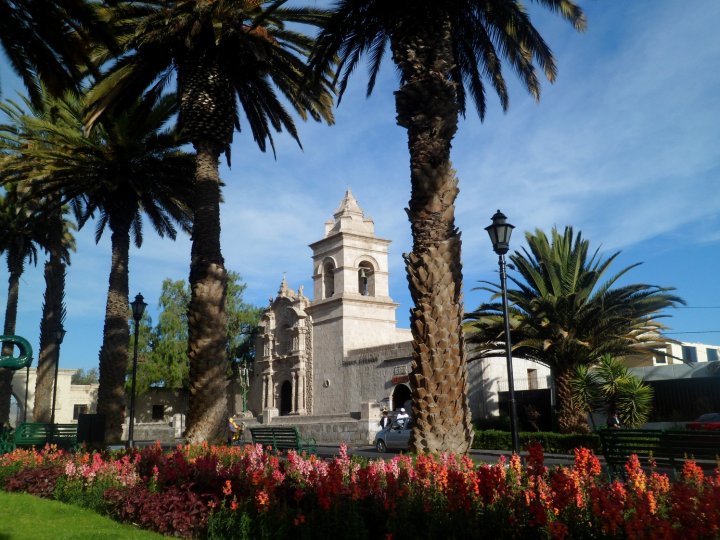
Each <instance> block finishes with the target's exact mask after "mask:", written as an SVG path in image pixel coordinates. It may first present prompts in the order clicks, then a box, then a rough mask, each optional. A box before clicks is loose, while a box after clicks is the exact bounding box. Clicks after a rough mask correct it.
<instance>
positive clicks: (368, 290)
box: [358, 262, 375, 296]
mask: <svg viewBox="0 0 720 540" xmlns="http://www.w3.org/2000/svg"><path fill="white" fill-rule="evenodd" d="M358 292H359V293H360V294H361V295H363V296H375V278H374V273H373V268H372V265H371V264H370V263H368V262H361V263H360V266H359V268H358Z"/></svg>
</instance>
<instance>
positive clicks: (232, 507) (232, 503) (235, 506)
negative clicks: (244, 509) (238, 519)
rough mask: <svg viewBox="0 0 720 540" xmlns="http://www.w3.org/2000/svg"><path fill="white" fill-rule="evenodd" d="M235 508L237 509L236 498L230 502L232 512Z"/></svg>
mask: <svg viewBox="0 0 720 540" xmlns="http://www.w3.org/2000/svg"><path fill="white" fill-rule="evenodd" d="M237 509H238V503H237V500H236V499H233V500H232V502H231V503H230V510H232V511H233V512H235V510H237Z"/></svg>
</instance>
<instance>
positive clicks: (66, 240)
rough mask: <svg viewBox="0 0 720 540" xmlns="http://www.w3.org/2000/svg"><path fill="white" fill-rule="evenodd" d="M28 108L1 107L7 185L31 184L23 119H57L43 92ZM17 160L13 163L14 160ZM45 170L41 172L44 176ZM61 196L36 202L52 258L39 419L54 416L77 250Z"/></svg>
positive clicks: (40, 370)
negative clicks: (61, 335)
mask: <svg viewBox="0 0 720 540" xmlns="http://www.w3.org/2000/svg"><path fill="white" fill-rule="evenodd" d="M24 105H25V107H26V109H27V110H28V111H31V116H28V115H27V112H26V109H25V108H23V107H20V106H19V105H18V104H17V103H15V102H13V101H8V102H5V103H0V110H1V111H2V112H3V113H5V116H6V117H7V119H8V121H9V123H8V124H3V125H1V126H0V150H1V151H2V153H3V168H2V171H0V179H2V181H3V183H4V184H7V183H11V182H17V181H22V182H25V184H27V183H28V182H29V181H32V176H31V175H28V174H24V175H23V176H22V177H16V176H15V175H14V171H15V170H17V169H18V168H22V169H25V166H24V164H23V159H24V158H23V154H22V151H21V148H22V147H23V145H26V144H27V140H26V138H25V136H24V132H27V131H28V127H27V126H25V125H24V122H23V120H24V119H26V118H31V117H32V116H38V117H43V118H45V120H47V121H49V122H52V121H54V119H53V115H52V108H51V105H52V100H49V99H48V97H47V94H46V93H43V96H42V100H41V102H40V105H39V106H36V105H35V104H33V103H30V102H29V101H28V100H25V102H24ZM14 160H15V161H16V163H14V164H13V163H12V162H13V161H14ZM42 174H43V171H39V176H42ZM57 198H58V197H57V196H53V197H49V198H46V200H44V201H34V204H36V205H37V206H38V208H39V209H40V212H41V213H43V214H44V219H45V224H46V229H45V232H46V234H47V236H46V238H44V239H43V242H42V244H43V246H44V248H45V251H46V252H47V255H48V259H47V261H46V262H45V272H44V273H45V293H44V298H43V314H42V318H41V320H40V350H39V354H38V363H37V377H36V382H35V404H34V407H33V416H34V420H35V421H36V422H49V421H50V419H51V410H50V406H51V398H52V389H53V379H54V378H53V375H54V370H53V368H54V367H55V365H56V363H57V362H58V360H59V353H60V350H59V346H58V343H57V339H56V337H55V335H56V330H57V328H58V327H59V326H60V325H61V323H62V317H63V313H64V310H65V308H64V298H65V268H66V265H69V264H70V252H71V251H74V250H75V238H74V237H73V235H72V231H74V230H75V224H74V223H73V222H72V221H69V220H66V219H64V214H65V212H66V210H67V208H66V207H62V206H61V205H59V204H58V203H57Z"/></svg>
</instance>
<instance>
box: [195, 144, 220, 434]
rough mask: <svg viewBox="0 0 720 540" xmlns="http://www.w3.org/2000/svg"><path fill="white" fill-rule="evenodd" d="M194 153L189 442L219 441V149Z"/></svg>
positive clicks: (201, 147) (199, 146)
mask: <svg viewBox="0 0 720 540" xmlns="http://www.w3.org/2000/svg"><path fill="white" fill-rule="evenodd" d="M193 145H194V147H195V151H196V154H197V156H196V160H197V161H196V163H197V168H196V177H195V208H194V215H195V218H194V222H193V234H192V239H193V242H192V257H191V262H190V289H191V297H190V305H189V306H188V358H189V360H190V400H189V401H190V403H189V410H188V418H187V430H186V434H185V437H186V439H187V441H188V442H191V443H199V442H202V441H209V442H211V443H216V442H220V441H222V440H223V439H224V436H225V425H226V422H227V414H228V401H227V386H228V384H227V376H226V370H227V314H226V312H225V296H226V294H227V272H226V271H225V266H224V261H223V257H222V253H221V250H220V176H219V174H218V158H219V155H220V152H219V150H218V146H216V145H212V144H207V143H206V144H202V143H194V144H193Z"/></svg>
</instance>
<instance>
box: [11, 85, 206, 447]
mask: <svg viewBox="0 0 720 540" xmlns="http://www.w3.org/2000/svg"><path fill="white" fill-rule="evenodd" d="M52 109H53V114H54V120H53V121H48V119H46V118H37V117H36V118H27V119H26V120H25V124H26V125H27V126H28V131H27V132H26V133H24V136H25V139H26V141H27V144H26V145H25V147H24V148H23V150H22V158H23V159H22V160H21V161H20V162H19V163H18V164H17V169H15V170H14V173H15V174H17V175H23V174H28V175H32V176H33V183H32V186H33V188H32V189H33V193H34V196H35V197H52V196H59V197H60V199H61V202H66V201H69V202H70V205H71V207H72V208H73V210H74V212H75V215H76V218H77V220H78V225H79V226H80V227H82V226H83V225H85V223H86V222H87V221H88V220H89V219H90V218H92V217H95V214H96V213H97V214H98V221H97V226H96V233H95V239H96V241H99V240H100V238H101V236H102V234H103V232H104V230H105V228H106V227H109V228H110V231H111V246H112V263H111V268H110V276H109V287H108V295H107V303H106V308H105V323H104V328H103V344H102V347H101V349H100V385H99V389H98V407H97V408H98V412H99V413H103V414H105V416H106V422H107V424H106V437H107V439H108V441H109V442H117V441H119V440H120V437H121V434H122V420H123V419H122V416H123V407H124V402H125V392H124V378H125V370H126V367H127V359H128V345H129V329H128V324H127V316H128V313H129V309H130V306H129V302H128V262H129V249H130V236H131V234H132V236H133V237H134V240H135V245H136V246H137V247H140V246H141V244H142V239H143V235H142V216H143V215H145V216H146V217H147V218H148V219H149V221H150V223H151V224H152V226H153V227H154V229H155V231H156V232H157V233H158V234H159V235H160V236H166V235H167V236H169V237H170V238H173V239H174V238H175V236H176V233H177V231H176V228H175V225H174V223H176V224H178V225H179V226H180V227H182V228H183V229H184V230H186V231H189V230H190V227H191V222H192V220H191V215H192V214H191V211H190V209H189V204H190V203H189V201H190V199H191V195H192V181H193V176H192V156H191V155H189V154H187V153H185V152H182V151H180V150H179V148H180V146H181V145H182V140H181V139H180V138H179V137H178V136H177V134H176V132H175V131H174V130H172V129H169V130H168V129H164V126H165V125H166V124H167V123H168V122H170V121H171V119H172V118H173V116H174V115H175V114H176V112H177V107H176V100H175V98H174V96H172V95H168V96H166V97H163V98H159V97H157V96H148V97H147V98H146V99H144V100H143V101H141V102H138V103H135V104H134V105H132V106H129V107H127V108H125V109H124V110H123V111H122V112H117V113H116V114H112V115H107V116H106V117H104V118H103V120H102V121H101V122H100V123H98V124H97V125H96V126H95V128H94V129H93V130H92V131H91V132H90V133H89V134H88V135H85V134H84V133H83V124H82V115H83V111H84V110H85V103H84V101H83V100H82V99H80V98H78V97H77V96H75V95H73V94H67V95H66V96H65V97H64V98H63V99H61V100H54V101H53V105H52ZM39 171H42V174H39Z"/></svg>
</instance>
